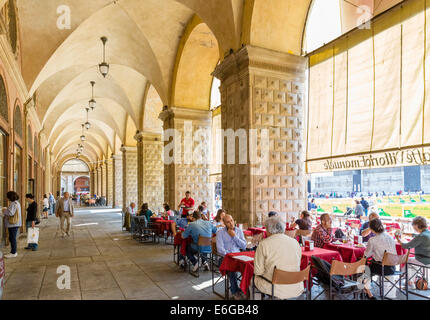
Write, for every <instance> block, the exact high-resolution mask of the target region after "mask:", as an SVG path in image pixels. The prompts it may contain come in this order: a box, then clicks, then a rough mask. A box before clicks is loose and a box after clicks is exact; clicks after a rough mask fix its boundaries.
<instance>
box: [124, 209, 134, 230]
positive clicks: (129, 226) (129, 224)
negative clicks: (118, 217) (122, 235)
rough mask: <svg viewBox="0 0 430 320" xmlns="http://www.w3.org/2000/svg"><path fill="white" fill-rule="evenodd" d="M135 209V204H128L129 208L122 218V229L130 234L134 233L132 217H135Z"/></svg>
mask: <svg viewBox="0 0 430 320" xmlns="http://www.w3.org/2000/svg"><path fill="white" fill-rule="evenodd" d="M136 213H137V209H136V203H134V202H132V203H130V206H129V207H128V208H127V210H126V211H125V217H124V228H125V229H126V230H127V231H130V232H131V233H133V232H134V228H135V225H134V219H133V216H136Z"/></svg>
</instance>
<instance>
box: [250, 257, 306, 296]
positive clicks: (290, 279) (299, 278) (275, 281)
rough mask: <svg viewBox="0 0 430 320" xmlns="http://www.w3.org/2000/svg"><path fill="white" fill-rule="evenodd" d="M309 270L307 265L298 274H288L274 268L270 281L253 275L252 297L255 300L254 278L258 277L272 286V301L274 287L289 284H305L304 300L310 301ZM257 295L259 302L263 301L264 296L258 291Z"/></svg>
mask: <svg viewBox="0 0 430 320" xmlns="http://www.w3.org/2000/svg"><path fill="white" fill-rule="evenodd" d="M310 270H311V266H310V265H308V266H307V268H306V269H304V270H302V271H298V272H290V271H283V270H281V269H278V268H276V266H275V268H274V269H273V275H272V281H270V280H268V279H266V278H265V277H263V276H258V275H257V276H256V275H254V279H253V285H252V296H253V297H254V298H255V291H256V289H257V290H258V288H257V287H256V286H255V277H260V278H261V279H263V280H265V281H266V282H268V283H270V284H271V285H272V294H271V296H270V299H271V300H273V298H274V297H275V285H291V284H297V283H301V282H305V281H306V282H307V286H306V288H305V289H306V291H305V292H306V299H307V300H309V299H310V290H309V286H310V281H309V279H310ZM257 293H261V300H263V297H264V294H263V293H262V292H260V291H258V292H257Z"/></svg>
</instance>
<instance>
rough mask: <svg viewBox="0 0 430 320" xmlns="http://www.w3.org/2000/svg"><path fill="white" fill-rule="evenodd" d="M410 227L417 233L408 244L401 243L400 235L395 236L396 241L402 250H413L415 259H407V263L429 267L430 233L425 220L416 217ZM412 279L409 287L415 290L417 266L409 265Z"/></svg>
mask: <svg viewBox="0 0 430 320" xmlns="http://www.w3.org/2000/svg"><path fill="white" fill-rule="evenodd" d="M412 227H413V228H414V230H415V231H416V232H417V233H418V234H417V235H416V236H415V237H414V238H413V239H412V240H411V241H410V242H406V243H404V242H402V240H401V236H400V234H396V239H397V241H398V242H399V243H400V244H401V245H402V248H403V249H415V258H409V261H408V263H413V264H416V265H419V266H428V265H430V231H429V230H428V229H427V228H428V226H427V220H426V219H425V218H423V217H416V218H414V220H412ZM410 267H411V269H412V274H413V277H412V278H411V279H410V281H409V287H410V288H411V289H415V274H416V272H417V271H418V269H419V267H418V266H413V265H410Z"/></svg>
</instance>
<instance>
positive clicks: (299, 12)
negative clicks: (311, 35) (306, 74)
mask: <svg viewBox="0 0 430 320" xmlns="http://www.w3.org/2000/svg"><path fill="white" fill-rule="evenodd" d="M311 1H312V0H301V1H297V0H272V1H271V5H270V6H269V5H267V1H266V0H253V1H247V2H246V5H245V8H244V14H243V27H242V28H243V30H242V43H243V44H251V45H254V46H259V47H262V48H266V49H271V50H275V51H280V52H285V53H291V54H295V55H301V53H302V38H303V32H304V26H305V23H306V18H307V15H308V10H309V6H310V4H311ZM268 35H270V36H268Z"/></svg>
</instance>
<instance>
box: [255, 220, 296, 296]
mask: <svg viewBox="0 0 430 320" xmlns="http://www.w3.org/2000/svg"><path fill="white" fill-rule="evenodd" d="M265 225H266V231H267V238H266V239H264V240H263V241H261V242H260V244H259V245H258V247H257V251H256V252H255V259H254V274H255V276H256V277H255V286H256V287H257V289H258V290H260V291H261V292H263V293H265V294H269V295H271V294H272V285H271V283H270V282H268V281H271V280H272V276H273V270H274V269H275V267H276V268H277V269H280V270H282V271H289V272H299V271H300V262H301V259H302V250H301V248H300V245H299V243H298V242H297V241H296V240H295V239H293V238H291V237H289V236H287V235H285V233H284V231H285V222H283V221H282V220H281V218H280V217H279V216H274V217H272V218H268V219H267V220H266V222H265ZM259 276H260V277H259ZM264 278H265V279H267V280H265V279H264ZM274 293H275V296H276V297H277V298H280V299H289V298H293V297H298V296H300V295H301V294H302V293H303V283H297V284H292V285H275V291H274Z"/></svg>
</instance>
